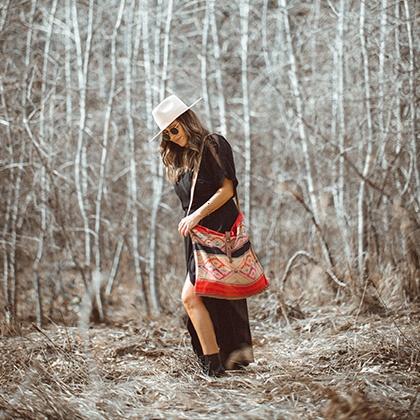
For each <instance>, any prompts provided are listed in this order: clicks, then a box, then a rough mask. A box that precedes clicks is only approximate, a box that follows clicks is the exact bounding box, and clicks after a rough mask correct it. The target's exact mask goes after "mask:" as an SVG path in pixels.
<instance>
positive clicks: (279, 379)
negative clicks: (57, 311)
mask: <svg viewBox="0 0 420 420" xmlns="http://www.w3.org/2000/svg"><path fill="white" fill-rule="evenodd" d="M257 305H258V304H257V303H255V302H254V303H251V305H250V322H251V332H252V335H253V344H254V349H253V350H254V357H255V362H254V363H252V364H250V365H249V366H248V367H247V368H246V370H244V371H228V374H227V375H226V376H225V377H221V378H208V377H206V376H204V375H203V374H201V372H200V368H199V365H198V363H197V362H196V358H195V356H194V354H193V351H192V348H191V345H190V341H189V335H188V333H187V330H186V328H185V324H184V322H185V319H184V318H182V316H178V315H177V316H174V315H172V316H170V315H164V316H162V317H160V318H159V319H146V320H143V321H141V320H135V319H127V320H125V321H124V322H114V323H113V324H106V325H90V326H86V327H82V326H79V327H65V326H62V325H61V326H60V325H54V324H50V325H49V326H48V327H47V328H46V329H42V330H39V331H38V330H36V328H35V327H34V326H33V327H32V329H31V330H29V331H27V332H26V333H22V334H20V335H18V336H14V337H10V336H7V337H6V336H3V337H2V338H1V340H0V369H1V370H0V418H6V419H9V418H14V419H15V418H25V419H27V418H28V419H32V418H34V419H35V418H36V419H39V418H65V419H99V418H100V419H102V418H103V419H122V418H146V419H160V418H162V419H167V418H176V419H178V418H179V419H183V418H189V419H191V418H194V419H213V418H214V419H216V418H217V419H219V418H221V416H223V417H224V418H225V419H228V418H248V419H282V418H284V419H294V418H296V419H297V418H311V419H314V418H326V419H388V418H389V419H391V418H393V419H403V418H407V419H418V418H420V397H419V395H418V394H419V390H420V369H419V368H420V358H419V355H420V353H419V345H420V310H419V308H418V307H415V308H413V307H411V308H407V309H405V310H399V311H397V312H388V313H387V314H382V315H377V314H376V315H372V314H370V315H366V314H365V315H362V314H359V315H358V316H355V315H351V314H350V311H349V310H348V309H349V308H346V307H339V306H329V305H328V306H325V307H324V308H322V309H320V308H313V309H310V308H305V311H304V314H303V315H304V316H303V317H301V319H293V318H290V324H289V325H288V324H287V323H286V322H285V321H284V319H282V318H281V317H277V319H275V320H273V317H272V318H271V319H270V318H269V317H265V318H264V316H262V315H261V311H260V310H258V308H257ZM257 314H260V315H257Z"/></svg>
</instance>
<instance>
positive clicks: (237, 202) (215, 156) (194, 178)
mask: <svg viewBox="0 0 420 420" xmlns="http://www.w3.org/2000/svg"><path fill="white" fill-rule="evenodd" d="M209 136H211V134H207V135H206V136H205V137H204V139H203V141H202V142H201V147H200V155H199V157H198V164H197V171H194V175H193V180H192V185H191V194H190V195H191V197H190V204H189V206H188V211H187V214H186V216H188V215H189V213H190V210H191V205H192V202H193V198H194V190H195V184H196V183H197V177H198V172H199V171H200V164H201V158H202V157H203V149H204V143H205V142H206V140H207V137H209ZM210 152H211V153H212V155H213V157H214V158H215V159H216V161H217V163H218V164H219V166H220V167H221V168H222V167H223V166H222V164H221V162H220V159H219V156H217V154H216V153H215V152H214V151H213V148H212V147H210ZM234 190H235V198H236V203H235V204H236V207H237V208H238V211H239V213H240V212H241V208H240V206H239V198H238V194H237V192H236V188H234Z"/></svg>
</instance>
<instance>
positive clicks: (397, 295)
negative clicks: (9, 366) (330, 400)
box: [0, 0, 420, 325]
mask: <svg viewBox="0 0 420 420" xmlns="http://www.w3.org/2000/svg"><path fill="white" fill-rule="evenodd" d="M416 13H418V10H417V9H416V8H415V2H414V1H409V0H403V1H394V0H381V1H379V0H378V1H376V0H375V1H369V2H366V1H362V2H360V1H345V0H340V1H292V0H290V1H286V0H280V1H268V0H262V1H253V2H249V1H242V0H241V1H237V2H216V1H214V0H209V1H176V2H174V1H172V0H168V1H166V0H165V1H163V0H156V1H134V0H127V1H124V0H123V1H111V0H109V1H105V2H99V1H94V0H89V1H87V0H86V1H73V0H62V1H58V0H52V1H36V0H33V1H3V2H2V6H1V18H0V31H1V38H0V48H1V57H2V60H1V63H0V69H1V70H0V74H1V79H0V99H1V101H0V130H1V145H0V156H1V161H0V176H1V184H0V188H1V197H2V200H1V202H0V220H1V233H0V234H1V240H0V254H1V261H2V268H1V272H2V275H1V278H2V296H1V299H2V302H4V305H2V306H3V315H4V320H5V322H6V323H8V324H11V323H13V321H14V320H15V319H16V317H21V318H22V317H23V318H25V317H28V316H33V317H35V318H36V322H37V324H38V325H41V324H42V323H43V322H45V321H46V317H47V316H48V317H49V318H50V319H51V318H52V319H58V318H59V317H60V316H61V315H62V314H64V315H66V314H70V313H77V311H78V310H80V302H82V301H83V299H85V301H86V296H92V301H93V304H94V305H93V309H94V311H93V314H94V315H95V316H96V319H99V320H100V319H104V318H106V313H107V302H109V300H110V299H112V295H113V293H116V292H115V290H117V289H118V287H119V285H123V284H125V285H129V288H130V289H131V290H132V292H131V295H134V296H135V297H136V299H135V305H136V308H137V310H138V311H139V314H140V313H143V314H146V313H149V314H158V313H160V312H162V311H169V312H170V311H172V310H173V309H174V307H175V306H178V305H179V297H178V294H180V290H181V285H182V283H183V280H184V272H185V267H184V254H183V243H182V238H181V237H180V236H179V234H178V232H177V229H176V227H177V224H178V221H179V220H180V218H181V217H182V212H181V208H180V204H179V202H178V201H177V198H176V196H175V194H174V192H173V191H172V186H171V185H169V184H168V182H167V181H166V180H165V179H164V170H163V168H162V164H161V162H160V156H159V149H158V141H156V142H154V143H148V142H147V139H148V138H150V137H151V136H152V135H153V134H154V133H155V132H156V131H157V130H158V129H157V127H156V126H155V123H154V121H153V119H152V116H151V110H152V108H153V107H154V106H156V105H157V104H158V103H159V102H160V101H161V100H162V99H163V98H164V97H166V96H167V95H169V94H171V93H176V94H177V95H179V96H180V97H181V98H182V99H183V100H184V101H185V102H187V103H191V102H192V101H193V100H195V99H196V98H197V97H199V96H202V97H203V98H204V101H201V102H200V103H199V105H197V106H196V108H195V110H196V112H197V113H198V114H199V116H200V117H201V118H202V120H203V121H204V122H205V123H206V124H207V126H208V127H209V128H210V129H211V130H215V131H218V132H220V133H222V134H224V135H225V136H226V138H227V139H228V141H229V142H230V143H231V145H232V147H233V149H234V154H235V162H236V166H237V172H238V177H239V179H240V186H239V194H240V200H241V201H242V207H243V209H244V212H245V214H246V217H247V219H248V223H249V226H250V230H251V234H252V238H253V242H254V244H255V247H256V250H257V253H258V254H259V257H260V258H261V260H262V262H263V265H264V267H265V268H266V270H267V273H268V274H269V277H270V278H271V281H272V287H271V291H270V293H271V294H276V293H278V294H279V293H280V292H281V291H282V290H283V286H284V285H285V286H286V291H287V286H288V285H289V284H294V285H295V286H299V287H300V289H299V287H298V289H297V290H298V295H296V294H295V295H293V294H292V293H290V294H289V295H287V294H286V296H287V298H288V299H289V298H290V299H293V298H297V297H300V298H302V296H304V297H306V298H308V299H312V298H313V297H316V298H317V299H318V300H319V299H320V298H321V300H322V299H325V298H326V297H328V298H330V297H335V298H336V299H338V301H339V300H340V299H346V300H349V299H350V300H351V301H352V302H354V303H355V305H356V306H358V307H359V309H361V308H363V307H364V305H365V304H366V303H367V304H368V305H373V306H383V305H384V304H385V305H391V304H393V303H396V304H401V303H403V302H406V301H408V300H412V299H416V298H417V297H418V293H419V287H420V286H419V282H420V274H419V272H420V271H419V270H420V233H419V232H420V231H419V223H420V220H419V219H420V216H419V214H420V200H419V191H420V175H419V173H420V170H419V168H420V163H419V162H420V157H419V149H420V146H419V143H418V138H417V126H416V106H417V105H418V97H417V94H416V81H417V80H416V79H417V78H418V71H417V66H418V64H417V62H416V53H417V52H418V46H419V45H418V32H417V31H416V29H417V28H416V26H415V23H416V18H417V17H418V16H417V15H416ZM286 280H287V281H286ZM178 289H179V293H178ZM168 292H170V293H168ZM177 293H178V294H177ZM299 293H300V294H299ZM84 296H85V297H84ZM279 296H280V294H279ZM87 300H88V301H89V300H90V299H87ZM21 308H22V309H21ZM60 312H61V315H60Z"/></svg>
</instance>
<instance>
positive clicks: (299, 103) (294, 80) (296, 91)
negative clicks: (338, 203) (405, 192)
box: [279, 0, 319, 222]
mask: <svg viewBox="0 0 420 420" xmlns="http://www.w3.org/2000/svg"><path fill="white" fill-rule="evenodd" d="M279 4H280V6H281V9H282V10H281V13H282V14H283V25H284V30H285V33H286V48H287V55H288V58H289V62H290V71H289V79H290V84H291V87H292V91H293V96H294V97H295V101H296V113H297V119H298V127H299V138H300V141H301V144H302V151H303V157H304V161H305V169H306V179H307V184H308V192H309V199H310V203H311V207H312V211H313V214H314V217H315V220H316V221H317V222H318V221H319V217H318V205H317V200H316V196H315V193H314V182H313V176H312V168H311V160H310V156H309V145H308V143H309V142H308V138H307V134H306V130H305V125H304V123H303V114H304V111H303V100H302V95H301V93H300V87H299V79H298V76H297V68H296V59H295V55H294V51H293V44H292V34H291V32H290V25H289V15H288V11H287V4H286V0H280V1H279Z"/></svg>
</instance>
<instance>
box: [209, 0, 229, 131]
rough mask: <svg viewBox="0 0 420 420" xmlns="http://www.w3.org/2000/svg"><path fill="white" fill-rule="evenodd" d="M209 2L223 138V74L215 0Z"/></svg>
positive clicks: (224, 116)
mask: <svg viewBox="0 0 420 420" xmlns="http://www.w3.org/2000/svg"><path fill="white" fill-rule="evenodd" d="M209 1H210V26H211V34H212V38H213V57H214V66H215V72H216V86H217V105H218V108H219V130H220V133H221V134H222V135H223V136H226V135H227V126H226V111H225V102H226V101H225V95H224V90H223V74H222V68H221V63H220V45H219V34H218V29H217V21H216V12H215V7H214V4H215V0H209Z"/></svg>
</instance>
